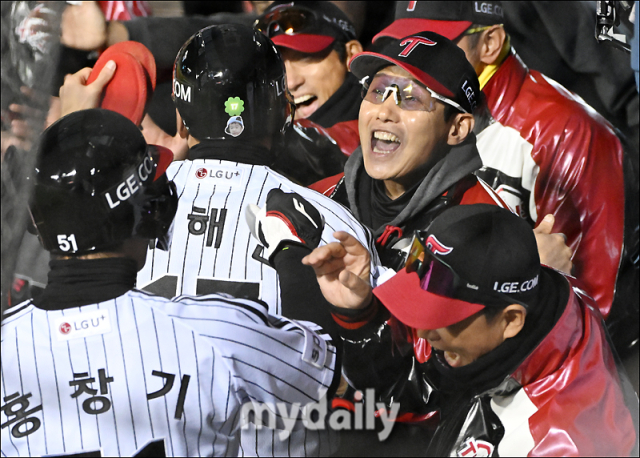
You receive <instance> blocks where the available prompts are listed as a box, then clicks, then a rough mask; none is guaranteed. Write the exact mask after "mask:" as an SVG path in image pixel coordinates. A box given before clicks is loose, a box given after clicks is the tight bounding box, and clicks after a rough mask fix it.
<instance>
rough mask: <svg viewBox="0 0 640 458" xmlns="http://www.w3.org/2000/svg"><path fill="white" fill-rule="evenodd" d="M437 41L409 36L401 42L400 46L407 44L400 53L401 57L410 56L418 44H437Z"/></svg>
mask: <svg viewBox="0 0 640 458" xmlns="http://www.w3.org/2000/svg"><path fill="white" fill-rule="evenodd" d="M436 44H437V43H436V42H435V41H433V40H429V39H428V38H423V37H409V38H406V39H404V40H402V42H401V43H400V46H406V48H404V50H403V51H402V52H401V53H400V54H398V56H400V57H408V56H409V54H411V52H412V51H413V50H414V49H416V47H417V46H418V45H427V46H435V45H436Z"/></svg>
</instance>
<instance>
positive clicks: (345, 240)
mask: <svg viewBox="0 0 640 458" xmlns="http://www.w3.org/2000/svg"><path fill="white" fill-rule="evenodd" d="M333 236H334V237H335V238H336V239H338V240H339V241H340V244H341V245H342V246H343V247H344V249H345V251H346V252H347V253H349V254H354V255H358V254H368V253H369V251H368V250H367V249H366V248H365V247H364V246H363V245H362V244H361V243H360V242H359V241H358V239H356V238H355V237H354V236H353V235H351V234H349V233H348V232H344V231H338V232H334V233H333Z"/></svg>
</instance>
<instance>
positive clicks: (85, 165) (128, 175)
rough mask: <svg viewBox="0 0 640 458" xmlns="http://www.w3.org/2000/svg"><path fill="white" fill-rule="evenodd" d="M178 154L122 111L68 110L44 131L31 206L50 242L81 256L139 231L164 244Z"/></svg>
mask: <svg viewBox="0 0 640 458" xmlns="http://www.w3.org/2000/svg"><path fill="white" fill-rule="evenodd" d="M172 159H173V155H172V153H171V151H169V150H167V149H166V148H163V147H160V146H154V145H147V143H146V142H145V140H144V137H143V136H142V133H141V132H140V130H139V129H138V128H137V127H136V125H135V124H133V123H132V122H131V121H129V120H128V119H127V118H125V117H124V116H122V115H120V114H118V113H115V112H113V111H109V110H102V109H93V110H83V111H77V112H74V113H71V114H69V115H67V116H65V117H64V118H62V119H60V120H58V121H57V122H56V123H54V124H52V125H51V126H50V127H49V128H48V129H47V130H45V131H44V132H43V134H42V138H41V144H40V157H39V159H38V165H37V166H36V169H35V171H34V175H33V179H34V190H33V195H32V198H31V200H30V204H29V208H30V211H31V216H32V218H33V222H34V223H35V225H36V227H37V229H38V234H39V236H40V240H41V242H42V245H43V246H44V248H45V249H47V250H48V251H50V252H51V253H54V254H59V255H81V254H87V253H92V252H99V251H106V250H109V249H112V248H116V247H118V246H119V245H120V244H121V243H122V242H123V241H124V240H126V239H128V238H131V237H134V236H137V237H142V238H149V239H158V246H159V247H161V248H164V249H167V245H168V239H169V232H170V228H171V223H172V222H173V217H174V215H175V213H176V209H177V207H178V198H177V193H176V188H175V185H174V184H173V182H170V181H168V180H167V176H166V174H165V173H164V172H165V170H166V168H167V166H168V165H169V164H170V163H171V160H172Z"/></svg>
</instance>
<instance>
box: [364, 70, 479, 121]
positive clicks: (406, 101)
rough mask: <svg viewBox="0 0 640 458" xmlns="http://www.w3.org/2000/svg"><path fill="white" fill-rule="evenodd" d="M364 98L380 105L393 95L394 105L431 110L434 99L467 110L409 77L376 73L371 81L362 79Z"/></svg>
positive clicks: (434, 104) (413, 109) (406, 108)
mask: <svg viewBox="0 0 640 458" xmlns="http://www.w3.org/2000/svg"><path fill="white" fill-rule="evenodd" d="M362 85H363V91H366V92H365V93H364V97H363V98H364V100H366V101H367V102H371V103H375V104H376V105H380V104H382V103H384V102H385V100H387V99H388V98H389V97H390V96H391V95H393V98H394V101H395V103H396V105H398V106H399V107H400V108H401V109H403V110H407V111H426V112H429V113H430V112H432V111H434V110H435V109H436V100H438V101H440V102H443V103H446V104H448V105H451V106H452V107H455V108H456V109H458V110H459V111H461V112H463V113H467V111H466V110H465V109H464V108H462V107H461V106H460V105H459V104H457V103H456V102H454V101H453V100H451V99H448V98H446V97H444V96H442V95H440V94H438V93H436V92H434V91H432V90H431V89H429V88H428V87H426V86H422V85H421V84H419V83H417V82H416V81H414V80H412V79H410V78H403V77H398V76H392V75H386V74H378V75H376V76H374V77H373V80H372V81H371V83H367V82H366V79H364V80H363V83H362Z"/></svg>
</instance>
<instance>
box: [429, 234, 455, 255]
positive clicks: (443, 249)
mask: <svg viewBox="0 0 640 458" xmlns="http://www.w3.org/2000/svg"><path fill="white" fill-rule="evenodd" d="M425 244H426V245H427V248H428V249H429V251H431V252H432V253H433V254H439V255H441V256H445V255H447V254H449V253H451V252H452V251H453V248H452V247H449V246H446V245H444V244H442V243H441V242H440V240H438V239H437V238H436V236H435V235H430V236H429V237H427V241H426V243H425Z"/></svg>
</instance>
